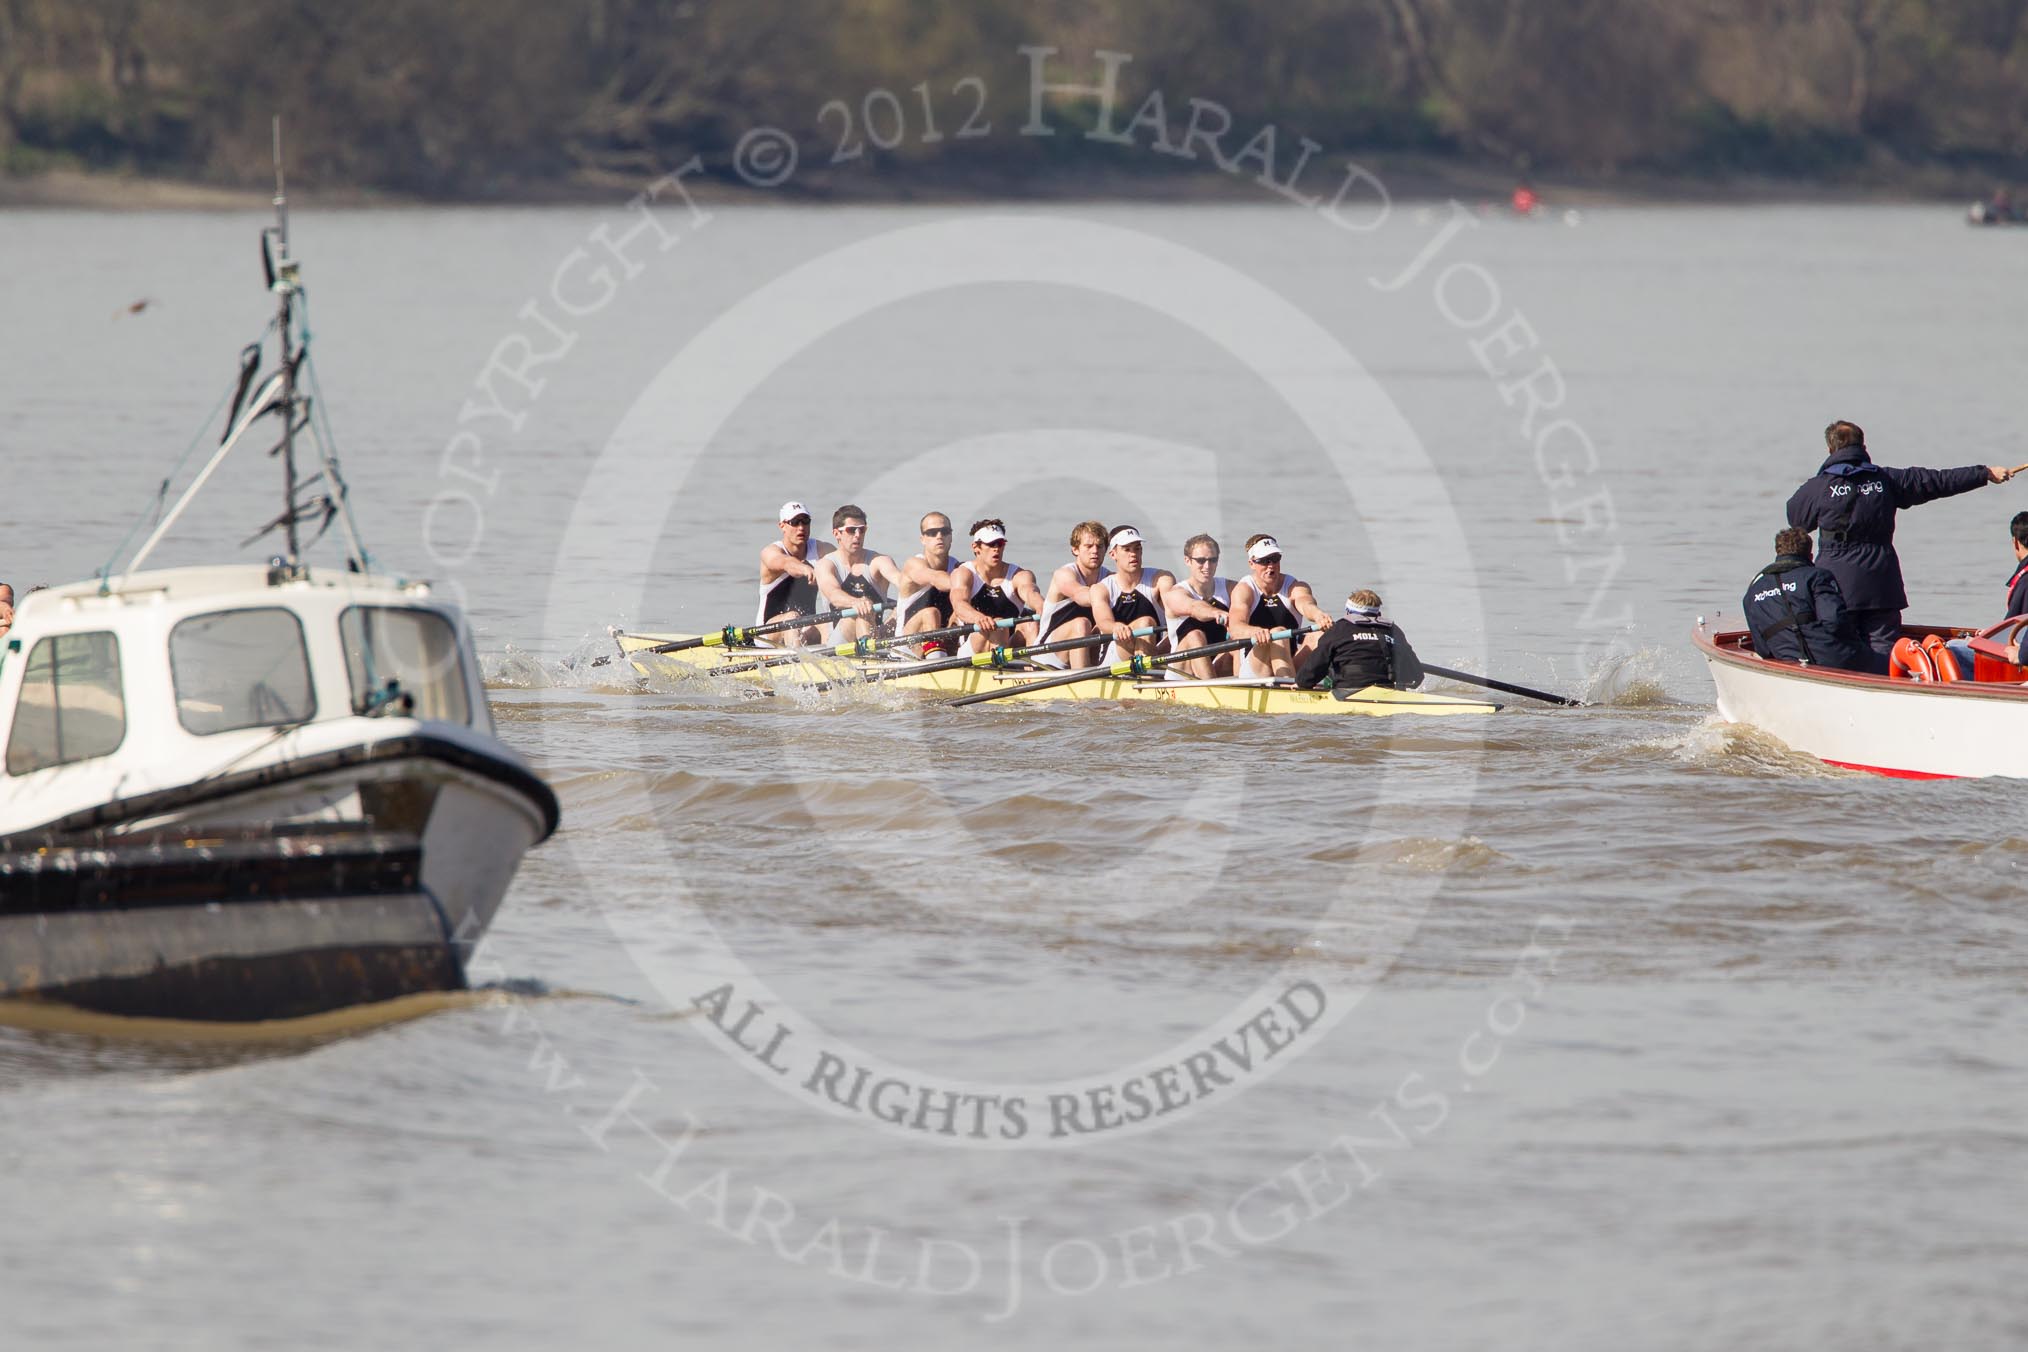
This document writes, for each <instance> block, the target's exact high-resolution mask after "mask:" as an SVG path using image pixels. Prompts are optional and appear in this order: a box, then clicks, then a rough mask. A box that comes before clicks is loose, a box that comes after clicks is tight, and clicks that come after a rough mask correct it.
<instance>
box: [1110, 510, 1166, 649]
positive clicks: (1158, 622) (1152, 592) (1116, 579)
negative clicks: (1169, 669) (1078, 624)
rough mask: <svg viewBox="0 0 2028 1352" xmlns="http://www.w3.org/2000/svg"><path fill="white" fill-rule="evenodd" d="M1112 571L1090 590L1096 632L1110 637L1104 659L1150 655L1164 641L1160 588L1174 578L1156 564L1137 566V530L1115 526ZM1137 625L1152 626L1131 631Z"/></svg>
mask: <svg viewBox="0 0 2028 1352" xmlns="http://www.w3.org/2000/svg"><path fill="white" fill-rule="evenodd" d="M1111 546H1112V547H1111V550H1110V551H1109V552H1110V553H1111V554H1112V556H1113V573H1112V575H1111V576H1109V577H1107V578H1106V579H1105V580H1104V581H1102V582H1100V583H1099V584H1098V585H1096V586H1094V587H1093V588H1092V589H1091V619H1092V625H1093V627H1094V628H1095V629H1096V630H1097V631H1098V632H1099V633H1101V634H1106V635H1109V636H1111V638H1112V642H1111V643H1109V644H1107V645H1106V655H1105V661H1106V662H1108V663H1111V662H1124V661H1125V660H1126V659H1128V658H1129V657H1136V656H1153V655H1154V653H1155V652H1156V651H1157V650H1158V649H1160V648H1162V647H1163V646H1165V645H1166V644H1167V643H1168V641H1169V635H1168V628H1169V617H1168V615H1167V614H1166V613H1164V611H1163V609H1162V587H1163V586H1164V585H1166V584H1168V583H1170V582H1174V581H1175V580H1176V579H1175V578H1174V577H1172V576H1170V575H1169V573H1167V572H1165V571H1164V570H1162V569H1160V568H1153V569H1149V568H1143V567H1142V566H1141V550H1142V542H1141V532H1140V531H1138V530H1136V529H1134V528H1133V527H1132V526H1116V527H1114V528H1113V533H1112V536H1111ZM1136 629H1153V630H1154V631H1155V632H1154V633H1152V634H1147V635H1144V636H1142V635H1135V634H1134V632H1133V631H1134V630H1136Z"/></svg>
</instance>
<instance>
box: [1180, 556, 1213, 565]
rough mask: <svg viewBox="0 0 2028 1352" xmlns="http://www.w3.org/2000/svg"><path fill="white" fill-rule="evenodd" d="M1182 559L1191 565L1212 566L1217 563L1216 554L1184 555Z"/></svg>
mask: <svg viewBox="0 0 2028 1352" xmlns="http://www.w3.org/2000/svg"><path fill="white" fill-rule="evenodd" d="M1183 557H1184V558H1186V559H1188V560H1189V561H1190V562H1192V563H1202V564H1213V563H1217V562H1218V555H1216V554H1185V555H1184V556H1183Z"/></svg>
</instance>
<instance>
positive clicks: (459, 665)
mask: <svg viewBox="0 0 2028 1352" xmlns="http://www.w3.org/2000/svg"><path fill="white" fill-rule="evenodd" d="M338 637H339V639H340V640H341V641H342V642H343V644H344V646H345V671H346V674H347V675H348V676H350V677H351V679H352V711H353V712H354V713H362V714H364V713H374V712H376V711H378V710H379V709H381V708H385V707H388V706H389V704H390V702H391V701H390V697H389V694H388V686H387V683H388V682H389V681H393V682H394V683H395V692H394V699H396V700H401V701H403V703H402V704H401V705H399V706H397V708H399V711H400V712H402V713H405V714H406V715H408V716H409V717H412V718H436V719H442V720H444V721H445V722H447V723H466V724H469V723H470V722H471V721H472V704H471V700H470V698H469V696H467V694H466V693H465V663H464V648H463V645H462V644H460V643H459V642H458V631H457V630H456V629H454V628H453V627H452V626H451V623H450V621H448V620H446V619H445V618H444V617H443V616H441V615H439V614H437V613H436V612H435V611H433V610H402V609H398V608H394V607H390V606H353V607H351V608H350V609H348V610H346V611H345V613H344V614H342V615H340V616H339V617H338ZM410 700H412V701H413V704H412V705H409V704H407V701H410Z"/></svg>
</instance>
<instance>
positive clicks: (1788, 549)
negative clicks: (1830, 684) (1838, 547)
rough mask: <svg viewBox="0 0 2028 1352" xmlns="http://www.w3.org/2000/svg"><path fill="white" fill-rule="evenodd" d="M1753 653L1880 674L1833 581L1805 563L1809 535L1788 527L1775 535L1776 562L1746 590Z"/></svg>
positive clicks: (1881, 668) (1883, 664)
mask: <svg viewBox="0 0 2028 1352" xmlns="http://www.w3.org/2000/svg"><path fill="white" fill-rule="evenodd" d="M1740 605H1741V606H1743V607H1744V608H1745V610H1746V625H1747V628H1749V629H1751V630H1753V650H1754V651H1755V652H1757V653H1759V654H1760V655H1761V656H1762V657H1771V658H1773V659H1775V660H1776V661H1778V662H1808V663H1810V664H1811V665H1812V666H1819V667H1836V668H1838V669H1839V670H1840V671H1870V672H1872V673H1873V674H1874V675H1876V676H1878V675H1884V674H1886V671H1887V664H1886V662H1885V661H1879V660H1876V659H1875V658H1874V655H1873V653H1872V652H1871V651H1870V650H1869V649H1868V648H1867V646H1866V640H1865V639H1864V638H1863V637H1862V636H1861V635H1860V633H1859V630H1858V628H1857V627H1856V626H1855V625H1854V624H1853V623H1852V617H1851V613H1850V612H1849V611H1847V610H1846V609H1845V602H1844V599H1843V598H1842V597H1841V596H1840V595H1839V594H1838V583H1837V581H1836V580H1835V579H1834V578H1833V577H1832V576H1831V575H1830V574H1829V573H1827V572H1825V571H1824V570H1823V569H1822V568H1819V567H1817V566H1816V565H1815V564H1813V563H1811V562H1810V533H1809V532H1808V531H1806V530H1804V529H1802V527H1800V526H1790V527H1788V528H1787V529H1786V530H1783V531H1780V532H1778V533H1777V534H1776V535H1775V561H1774V562H1773V563H1771V564H1769V565H1768V566H1767V567H1765V568H1763V569H1761V570H1760V572H1759V573H1758V574H1756V575H1755V576H1754V579H1753V581H1751V582H1749V583H1747V585H1746V599H1745V600H1743V601H1741V602H1740Z"/></svg>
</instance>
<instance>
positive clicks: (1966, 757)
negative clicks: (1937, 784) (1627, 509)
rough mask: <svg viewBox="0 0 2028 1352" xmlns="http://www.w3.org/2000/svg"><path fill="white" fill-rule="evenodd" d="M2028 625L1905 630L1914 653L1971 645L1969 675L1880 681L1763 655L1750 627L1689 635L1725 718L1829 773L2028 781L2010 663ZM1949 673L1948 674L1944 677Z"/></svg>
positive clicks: (2020, 692) (2025, 674) (2026, 724)
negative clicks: (1928, 643) (1927, 647)
mask: <svg viewBox="0 0 2028 1352" xmlns="http://www.w3.org/2000/svg"><path fill="white" fill-rule="evenodd" d="M2022 623H2023V618H2022V617H2017V618H2015V619H2013V620H2009V621H2005V622H2003V623H2001V624H1998V625H1994V626H1993V627H1991V628H1989V629H1986V630H1983V631H1980V630H1970V629H1961V628H1953V627H1949V626H1943V625H1905V626H1903V630H1902V632H1903V635H1904V637H1905V638H1906V639H1907V640H1910V641H1911V646H1912V647H1914V648H1915V649H1916V651H1918V652H1919V651H1920V645H1921V644H1922V643H1923V642H1924V641H1925V640H1928V639H1930V638H1931V637H1932V636H1934V637H1935V638H1937V639H1941V640H1950V639H1964V640H1966V641H1968V642H1969V643H1970V644H1971V647H1972V649H1973V651H1974V653H1975V654H1976V657H1975V662H1974V667H1975V669H1974V670H1973V671H1972V672H1969V673H1963V672H1960V673H1958V674H1957V679H1939V678H1938V675H1937V674H1934V673H1932V672H1931V671H1929V670H1928V669H1927V668H1923V669H1921V670H1918V671H1916V672H1915V673H1913V675H1912V677H1911V676H1900V675H1895V676H1874V675H1869V674H1865V673H1861V672H1855V671H1838V670H1834V669H1831V668H1826V667H1817V666H1809V665H1806V664H1802V663H1797V662H1778V661H1773V660H1771V659H1768V658H1763V657H1760V656H1758V655H1756V654H1755V653H1754V651H1753V642H1752V636H1751V635H1750V634H1749V633H1747V632H1746V631H1745V630H1728V631H1724V632H1714V631H1711V630H1709V629H1707V628H1706V627H1705V624H1704V621H1703V620H1702V619H1700V620H1698V622H1697V627H1696V629H1695V630H1694V631H1693V633H1692V639H1693V641H1694V642H1695V643H1696V644H1697V648H1698V651H1700V652H1702V653H1703V654H1704V659H1705V662H1706V663H1707V664H1708V665H1709V667H1710V669H1711V681H1712V684H1713V685H1714V686H1715V687H1717V692H1718V713H1719V716H1720V717H1721V718H1724V719H1725V720H1726V721H1727V722H1730V723H1744V724H1748V725H1750V726H1752V727H1755V728H1758V729H1760V730H1761V731H1763V732H1766V733H1770V734H1772V735H1773V736H1775V737H1778V738H1780V739H1781V740H1782V741H1783V742H1785V743H1787V744H1788V745H1789V746H1791V747H1793V748H1794V749H1796V750H1797V751H1801V752H1805V753H1807V754H1809V755H1812V756H1815V757H1816V758H1817V759H1818V760H1821V761H1823V762H1825V763H1826V764H1829V765H1836V766H1840V767H1842V768H1844V769H1848V770H1869V771H1872V772H1873V773H1875V774H1881V775H1890V776H1894V777H1896V778H1900V779H1956V778H1978V777H1983V776H1987V775H2006V776H2012V777H2015V778H2020V777H2024V776H2028V686H2024V685H2023V684H2022V683H2023V682H2024V681H2028V668H2023V667H2021V666H2017V665H2016V664H2015V663H2014V662H2013V661H2012V660H2011V659H2012V656H2013V642H2014V639H2015V638H2016V637H2017V636H2018V629H2019V627H2020V626H2021V624H2022ZM1941 674H1942V675H1943V676H1949V675H1950V674H1951V673H1950V672H1949V671H1948V670H1947V671H1945V672H1944V673H1941Z"/></svg>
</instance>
